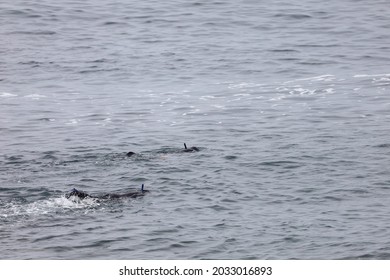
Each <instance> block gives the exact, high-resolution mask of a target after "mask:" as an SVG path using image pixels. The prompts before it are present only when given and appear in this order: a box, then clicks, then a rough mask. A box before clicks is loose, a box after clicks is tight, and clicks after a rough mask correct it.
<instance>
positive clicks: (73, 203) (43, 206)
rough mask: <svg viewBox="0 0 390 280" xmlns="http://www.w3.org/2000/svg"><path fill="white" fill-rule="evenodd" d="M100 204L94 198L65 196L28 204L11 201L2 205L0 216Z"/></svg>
mask: <svg viewBox="0 0 390 280" xmlns="http://www.w3.org/2000/svg"><path fill="white" fill-rule="evenodd" d="M99 205H100V204H99V202H98V201H97V200H96V199H93V198H86V199H83V200H80V199H67V198H65V196H61V197H57V198H49V199H45V200H40V201H35V202H31V203H27V204H26V203H21V202H9V203H7V204H6V205H4V206H3V207H2V209H1V211H0V217H3V218H9V217H15V216H39V215H45V214H50V213H57V212H62V211H65V210H69V209H91V208H95V207H96V206H99Z"/></svg>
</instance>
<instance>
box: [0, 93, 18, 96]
mask: <svg viewBox="0 0 390 280" xmlns="http://www.w3.org/2000/svg"><path fill="white" fill-rule="evenodd" d="M15 96H18V95H16V94H13V93H9V92H0V97H15Z"/></svg>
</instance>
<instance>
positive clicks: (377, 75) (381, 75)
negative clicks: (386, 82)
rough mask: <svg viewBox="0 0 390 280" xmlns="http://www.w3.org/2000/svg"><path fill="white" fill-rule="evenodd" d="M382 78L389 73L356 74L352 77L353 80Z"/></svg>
mask: <svg viewBox="0 0 390 280" xmlns="http://www.w3.org/2000/svg"><path fill="white" fill-rule="evenodd" d="M383 76H390V73H388V74H358V75H354V76H353V77H354V78H367V77H383Z"/></svg>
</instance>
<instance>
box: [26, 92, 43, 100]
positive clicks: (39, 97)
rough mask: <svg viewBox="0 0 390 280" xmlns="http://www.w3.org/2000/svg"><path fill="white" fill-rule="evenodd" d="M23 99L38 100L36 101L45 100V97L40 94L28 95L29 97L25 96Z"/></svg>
mask: <svg viewBox="0 0 390 280" xmlns="http://www.w3.org/2000/svg"><path fill="white" fill-rule="evenodd" d="M25 97H27V98H31V99H34V100H38V99H41V98H45V97H46V95H42V94H36V93H34V94H29V95H26V96H25Z"/></svg>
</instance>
